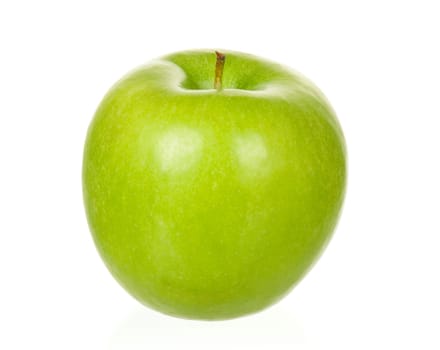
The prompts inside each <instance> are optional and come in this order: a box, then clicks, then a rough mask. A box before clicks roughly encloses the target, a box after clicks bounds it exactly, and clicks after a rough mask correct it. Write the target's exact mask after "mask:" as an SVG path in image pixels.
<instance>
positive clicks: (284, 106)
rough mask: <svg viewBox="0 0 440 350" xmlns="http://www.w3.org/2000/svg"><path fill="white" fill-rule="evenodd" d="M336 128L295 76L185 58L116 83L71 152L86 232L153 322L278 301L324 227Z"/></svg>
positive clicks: (329, 224)
mask: <svg viewBox="0 0 440 350" xmlns="http://www.w3.org/2000/svg"><path fill="white" fill-rule="evenodd" d="M345 183H346V150H345V142H344V137H343V133H342V130H341V127H340V125H339V123H338V121H337V118H336V116H335V113H334V112H333V110H332V108H331V107H330V105H329V103H328V102H327V100H326V99H325V97H324V96H323V94H322V93H321V92H320V91H319V90H318V89H317V88H316V87H315V86H314V85H313V84H312V83H311V82H310V81H308V80H307V79H306V78H304V77H303V76H301V75H299V74H298V73H296V72H294V71H292V70H290V69H288V68H286V67H284V66H282V65H279V64H276V63H273V62H270V61H268V60H265V59H261V58H258V57H255V56H252V55H248V54H244V53H239V52H223V53H218V52H217V54H216V53H215V52H214V51H209V50H202V51H185V52H178V53H174V54H171V55H168V56H165V57H163V58H160V59H157V60H154V61H152V62H151V63H149V64H147V65H144V66H141V67H140V68H138V69H136V70H134V71H132V72H131V73H129V74H128V75H126V76H125V77H123V78H122V79H121V80H120V81H118V82H117V83H116V84H115V85H114V86H113V87H112V88H111V89H110V91H109V92H108V93H107V94H106V96H105V97H104V99H103V100H102V102H101V104H100V105H99V107H98V109H97V111H96V114H95V116H94V118H93V121H92V123H91V125H90V127H89V130H88V134H87V139H86V142H85V148H84V159H83V192H84V203H85V209H86V214H87V219H88V222H89V226H90V230H91V233H92V236H93V239H94V242H95V244H96V247H97V250H98V251H99V253H100V255H101V257H102V259H103V260H104V262H105V264H106V266H107V267H108V269H109V270H110V272H111V273H112V275H113V276H114V277H115V279H116V280H117V281H118V282H119V283H120V284H121V285H122V286H123V287H124V288H125V289H126V290H127V291H128V292H129V293H130V294H131V295H132V296H134V297H135V298H136V299H137V300H139V301H140V302H142V303H143V304H145V305H148V306H150V307H152V308H154V309H156V310H158V311H161V312H163V313H165V314H169V315H174V316H178V317H183V318H190V319H206V320H216V319H229V318H234V317H238V316H242V315H246V314H250V313H254V312H256V311H259V310H262V309H263V308H265V307H267V306H269V305H271V304H273V303H274V302H276V301H278V300H279V299H280V298H281V297H282V296H284V295H285V294H286V293H287V292H288V291H290V290H291V289H292V287H293V286H295V285H296V284H297V283H298V282H299V281H300V280H301V278H302V277H303V276H304V275H305V274H306V272H307V271H308V270H309V269H310V267H311V266H312V265H313V263H314V262H315V261H316V260H317V258H318V257H319V256H320V254H321V252H322V251H323V249H324V247H325V246H326V245H327V243H328V241H329V239H330V237H331V235H332V232H333V230H334V228H335V225H336V223H337V220H338V217H339V213H340V209H341V206H342V203H343V198H344V192H345Z"/></svg>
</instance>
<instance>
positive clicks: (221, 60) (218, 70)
mask: <svg viewBox="0 0 440 350" xmlns="http://www.w3.org/2000/svg"><path fill="white" fill-rule="evenodd" d="M215 55H216V56H217V60H216V62H215V79H214V89H216V90H217V91H220V90H221V89H222V78H223V67H224V66H225V59H226V56H225V55H224V54H222V53H220V52H218V51H216V52H215Z"/></svg>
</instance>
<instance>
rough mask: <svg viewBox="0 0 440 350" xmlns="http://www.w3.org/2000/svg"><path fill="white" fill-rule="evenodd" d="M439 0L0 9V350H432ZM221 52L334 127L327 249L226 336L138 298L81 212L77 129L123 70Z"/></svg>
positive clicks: (439, 330) (81, 131) (438, 258)
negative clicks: (250, 62) (340, 173)
mask: <svg viewBox="0 0 440 350" xmlns="http://www.w3.org/2000/svg"><path fill="white" fill-rule="evenodd" d="M436 3H438V2H437V1H430V2H429V1H422V0H418V1H303V2H295V1H275V0H271V1H260V2H259V1H249V2H245V1H239V0H235V1H228V0H216V1H212V2H210V1H191V0H186V1H166V0H162V1H156V2H148V1H139V2H132V1H120V2H114V1H102V2H98V1H72V2H63V1H52V2H50V1H44V0H40V1H4V0H3V1H1V3H0V39H1V40H0V62H1V64H0V118H1V122H0V180H1V181H0V206H1V208H0V209H1V210H0V213H1V214H0V215H1V217H0V348H1V349H129V350H131V349H176V348H179V349H192V350H197V349H247V348H249V349H269V348H270V349H402V348H408V349H424V350H426V349H439V348H440V316H439V315H440V301H439V299H440V252H439V250H440V224H439V216H440V203H439V198H440V186H439V179H440V164H439V163H440V136H439V134H440V10H439V9H437V6H439V5H438V4H436ZM190 48H226V49H233V50H239V51H245V52H249V53H253V54H256V55H260V56H263V57H266V58H269V59H272V60H275V61H278V62H281V63H284V64H286V65H289V66H291V67H292V68H294V69H297V70H299V71H300V72H302V73H303V74H305V75H306V76H308V77H309V78H311V79H312V80H313V81H314V82H315V83H316V84H317V85H318V86H319V87H320V88H321V89H322V90H323V91H324V93H325V94H326V95H327V97H328V98H329V100H330V101H331V103H332V105H333V107H334V108H335V110H336V112H337V114H338V116H339V119H340V122H341V124H342V126H343V129H344V131H345V135H346V139H347V145H348V151H349V185H348V191H347V197H346V202H345V206H344V210H343V215H342V218H341V221H340V224H339V226H338V228H337V231H336V234H335V236H334V239H333V240H332V242H331V244H330V246H329V247H328V249H327V251H326V252H325V253H324V255H323V257H322V258H321V259H320V261H319V262H318V264H317V265H316V266H315V268H314V269H313V270H312V271H311V272H310V273H309V275H308V276H307V277H306V278H305V279H304V280H303V281H302V282H301V284H300V285H299V286H298V287H297V288H296V289H294V291H293V292H292V293H291V294H289V295H288V296H287V297H286V298H285V299H283V300H282V301H281V302H279V303H278V304H276V305H275V306H273V307H271V308H270V309H268V310H265V311H264V312H261V313H259V314H256V315H253V316H250V317H245V318H241V319H237V320H232V321H225V322H197V321H186V320H180V319H175V318H171V317H168V316H164V315H161V314H159V313H157V312H154V311H151V310H149V309H147V308H145V307H143V306H141V305H140V304H138V303H137V302H136V301H134V300H133V299H132V298H131V297H130V296H129V295H128V294H126V292H125V291H123V290H122V288H120V287H119V285H118V284H117V283H116V282H115V281H114V280H113V278H112V277H111V276H110V274H109V273H108V272H107V270H106V269H105V267H104V264H103V263H102V262H101V260H100V258H99V256H98V254H97V252H96V250H95V247H94V245H93V242H92V239H91V236H90V234H89V232H88V227H87V223H86V219H85V215H84V210H83V206H82V192H81V160H82V159H81V158H82V147H83V142H84V138H85V134H86V129H87V126H88V124H89V122H90V120H91V118H92V116H93V113H94V110H95V108H96V106H97V104H98V103H99V101H100V100H101V98H102V96H103V95H104V93H105V92H106V91H107V89H108V88H109V87H110V86H111V85H112V84H113V83H114V82H115V81H116V80H117V79H118V78H120V77H121V76H122V75H123V74H125V73H126V72H127V71H128V70H130V69H132V68H133V67H136V66H137V65H140V64H142V63H144V62H146V61H148V60H150V59H153V58H155V57H157V56H161V55H164V54H166V53H169V52H173V51H177V50H184V49H190Z"/></svg>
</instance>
